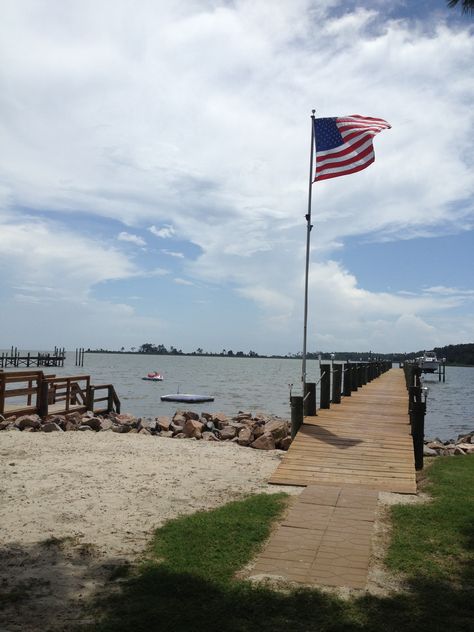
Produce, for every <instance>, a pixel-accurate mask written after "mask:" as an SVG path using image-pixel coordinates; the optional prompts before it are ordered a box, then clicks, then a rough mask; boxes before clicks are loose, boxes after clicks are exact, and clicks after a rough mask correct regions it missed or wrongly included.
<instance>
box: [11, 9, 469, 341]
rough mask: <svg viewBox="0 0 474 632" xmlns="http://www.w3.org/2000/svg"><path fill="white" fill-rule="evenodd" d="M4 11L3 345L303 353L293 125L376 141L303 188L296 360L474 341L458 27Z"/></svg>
mask: <svg viewBox="0 0 474 632" xmlns="http://www.w3.org/2000/svg"><path fill="white" fill-rule="evenodd" d="M386 5H387V3H386V2H385V1H382V0H371V1H369V0H367V1H355V0H354V1H347V0H345V1H338V0H320V1H317V2H316V1H313V2H311V1H310V0H278V1H277V2H272V3H270V2H268V1H264V0H253V1H250V0H235V1H233V2H217V1H214V0H178V1H172V0H160V2H159V3H156V2H152V1H151V0H142V1H141V2H139V3H136V2H131V0H114V1H112V0H103V1H102V2H100V3H97V2H93V1H92V0H84V1H83V2H81V3H74V2H63V1H61V2H60V1H59V0H46V1H45V2H41V3H38V2H36V1H34V0H6V1H5V2H4V3H2V22H1V24H0V55H1V58H2V60H3V61H2V64H1V65H0V147H1V148H2V151H1V152H0V270H1V276H0V298H1V299H2V310H1V312H0V347H9V346H11V345H12V344H13V345H17V346H19V347H23V348H37V347H40V348H48V347H51V346H54V345H61V346H63V345H64V346H66V347H67V348H74V347H76V346H84V347H88V346H91V347H96V346H100V347H109V348H120V347H122V346H124V347H125V348H130V347H133V346H139V345H140V344H142V343H144V342H152V343H155V344H164V345H166V346H168V347H169V346H170V345H173V346H175V347H178V348H181V349H183V351H193V350H194V349H196V348H198V347H202V348H204V349H206V350H209V351H220V350H221V349H223V348H225V349H233V350H234V351H237V350H242V351H245V352H248V351H249V350H250V349H252V350H256V351H257V352H259V353H288V352H291V353H295V352H298V351H300V350H301V347H302V319H303V283H304V256H305V235H306V225H305V219H304V215H305V213H306V205H307V189H308V159H309V156H308V151H309V134H310V119H309V116H310V112H311V109H312V108H316V110H317V116H340V115H347V114H355V113H357V114H362V115H367V116H377V117H381V118H384V119H386V120H387V121H389V122H390V123H391V125H392V129H390V130H387V131H384V132H382V133H381V134H379V135H378V136H377V137H376V139H375V143H374V144H375V153H376V162H375V163H374V164H373V165H371V166H370V167H369V168H368V169H366V170H364V171H362V172H360V173H357V174H353V175H350V176H346V177H341V178H334V179H332V180H326V181H323V182H319V183H317V184H315V185H314V186H313V200H314V203H313V223H314V224H315V228H314V230H313V233H312V251H311V276H310V304H309V332H308V333H309V335H308V348H309V349H310V350H324V351H333V350H369V349H371V350H373V351H380V352H389V351H410V350H418V349H423V348H431V347H433V346H436V345H444V344H450V343H453V344H454V343H461V342H472V341H473V340H474V314H473V312H474V308H473V303H474V284H473V279H472V270H473V269H474V266H473V254H472V253H473V250H474V220H473V216H474V213H473V196H472V193H473V184H474V180H473V177H472V166H473V165H472V163H473V154H472V138H473V134H472V131H473V110H472V102H473V92H474V80H473V78H472V71H471V69H472V62H473V37H472V35H473V32H472V28H473V19H472V17H469V16H462V15H461V11H460V9H459V8H458V9H455V10H453V9H448V8H447V7H446V3H445V2H444V0H429V1H428V0H425V1H421V2H412V1H411V0H410V1H408V0H400V1H394V2H392V3H390V7H389V8H388V9H387V7H386Z"/></svg>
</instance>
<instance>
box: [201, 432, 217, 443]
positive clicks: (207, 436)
mask: <svg viewBox="0 0 474 632" xmlns="http://www.w3.org/2000/svg"><path fill="white" fill-rule="evenodd" d="M202 440H203V441H219V439H218V438H217V437H216V435H215V434H214V433H213V432H209V431H204V432H203V433H202Z"/></svg>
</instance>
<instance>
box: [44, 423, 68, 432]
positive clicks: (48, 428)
mask: <svg viewBox="0 0 474 632" xmlns="http://www.w3.org/2000/svg"><path fill="white" fill-rule="evenodd" d="M41 430H42V431H43V432H63V430H62V428H60V427H59V426H58V424H55V423H54V421H47V422H46V423H45V424H43V425H42V426H41Z"/></svg>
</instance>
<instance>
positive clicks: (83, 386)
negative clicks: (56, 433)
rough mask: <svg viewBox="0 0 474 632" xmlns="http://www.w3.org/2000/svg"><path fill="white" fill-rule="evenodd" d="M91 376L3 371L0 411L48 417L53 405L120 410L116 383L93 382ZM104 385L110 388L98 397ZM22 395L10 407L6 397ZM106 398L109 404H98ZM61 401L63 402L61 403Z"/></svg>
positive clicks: (57, 409)
mask: <svg viewBox="0 0 474 632" xmlns="http://www.w3.org/2000/svg"><path fill="white" fill-rule="evenodd" d="M90 379H91V378H90V375H67V376H56V375H51V374H48V375H44V373H43V371H35V370H25V371H15V372H6V371H5V372H4V371H0V415H25V414H31V413H37V414H38V415H39V416H40V417H46V416H47V415H48V414H49V413H50V412H51V410H50V407H52V406H54V407H55V408H54V412H55V413H57V414H68V413H69V412H71V411H79V412H80V411H83V412H85V411H86V410H91V411H92V412H97V413H99V412H100V413H103V412H113V411H115V412H117V413H120V399H119V398H118V395H117V392H116V391H115V388H114V386H113V385H112V384H99V385H91V383H90ZM17 384H18V387H17V388H15V385H17ZM9 387H10V388H9ZM12 387H13V388H12ZM102 389H107V395H106V396H105V397H96V391H100V390H102ZM19 397H22V398H24V399H23V402H21V403H19V404H14V405H13V406H9V407H8V410H7V406H6V400H7V399H9V398H10V399H11V398H19ZM34 398H35V401H33V399H34ZM105 401H106V402H107V406H100V408H96V404H97V403H99V402H105ZM60 403H62V404H63V406H60V407H58V404H60Z"/></svg>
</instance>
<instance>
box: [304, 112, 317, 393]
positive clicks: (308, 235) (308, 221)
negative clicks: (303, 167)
mask: <svg viewBox="0 0 474 632" xmlns="http://www.w3.org/2000/svg"><path fill="white" fill-rule="evenodd" d="M315 112H316V110H312V114H311V151H310V159H309V189H308V212H307V214H306V216H305V217H306V271H305V280H304V326H303V366H302V372H301V381H302V383H303V396H304V394H305V392H304V391H305V385H306V351H307V349H306V346H307V339H308V280H309V256H310V240H311V229H312V228H313V226H312V224H311V202H312V192H313V156H314V143H315V133H314V125H315V123H314V115H315Z"/></svg>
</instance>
